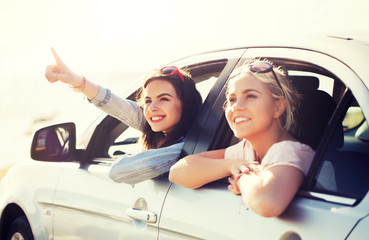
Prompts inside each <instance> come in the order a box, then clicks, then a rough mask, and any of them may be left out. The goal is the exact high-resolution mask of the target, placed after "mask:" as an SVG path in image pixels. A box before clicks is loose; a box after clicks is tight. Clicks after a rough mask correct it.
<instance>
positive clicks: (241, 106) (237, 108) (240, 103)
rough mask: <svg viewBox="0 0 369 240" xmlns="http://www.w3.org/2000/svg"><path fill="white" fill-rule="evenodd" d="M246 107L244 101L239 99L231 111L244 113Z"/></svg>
mask: <svg viewBox="0 0 369 240" xmlns="http://www.w3.org/2000/svg"><path fill="white" fill-rule="evenodd" d="M245 107H246V104H245V101H243V99H237V100H236V102H235V103H233V105H232V107H231V109H232V111H233V112H237V111H242V110H244V109H245Z"/></svg>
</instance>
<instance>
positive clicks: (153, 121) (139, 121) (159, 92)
mask: <svg viewBox="0 0 369 240" xmlns="http://www.w3.org/2000/svg"><path fill="white" fill-rule="evenodd" d="M52 53H53V55H54V58H55V62H56V64H54V65H49V66H47V68H46V72H45V76H46V78H47V80H48V81H49V82H51V83H54V82H57V81H60V82H63V83H67V84H69V86H70V87H71V88H72V89H73V90H74V91H76V92H81V93H83V94H84V95H85V96H86V97H87V98H88V100H89V101H90V102H91V103H92V104H94V105H95V106H96V107H98V108H100V109H101V110H103V111H104V112H106V113H107V114H109V115H111V116H113V117H115V118H117V119H119V120H120V121H122V122H124V123H125V124H127V125H129V126H131V127H133V128H135V129H138V130H140V131H141V132H142V133H143V134H142V137H141V141H140V142H141V143H142V146H143V150H144V151H143V152H141V153H138V154H136V155H132V156H131V155H125V156H123V157H122V158H121V159H118V160H117V161H116V162H115V163H114V164H113V165H112V167H111V170H110V173H109V176H110V177H111V178H112V179H113V180H114V181H116V182H124V183H130V184H135V183H138V182H141V181H144V180H147V179H150V178H154V177H157V176H160V175H161V174H163V173H166V172H168V171H169V169H170V167H171V166H172V165H173V164H174V163H175V162H176V161H177V160H178V158H179V155H180V153H181V151H182V148H183V144H184V140H185V136H186V133H187V130H188V129H189V127H190V125H191V124H192V121H193V119H194V117H195V116H196V114H197V112H198V110H199V109H200V107H201V104H202V99H201V95H200V93H199V92H198V91H197V90H196V86H195V82H194V81H193V80H192V78H191V75H190V73H189V72H188V71H186V70H184V69H178V68H177V67H175V66H167V67H164V68H162V69H159V70H155V71H153V72H152V73H150V74H149V75H147V77H146V79H145V81H144V84H143V87H142V90H141V93H140V97H139V99H138V102H134V101H131V100H127V99H122V98H120V97H118V96H117V95H115V94H113V93H112V92H111V91H110V90H109V89H106V88H103V87H101V86H98V85H96V84H94V83H92V82H90V81H88V80H87V79H86V78H85V77H83V76H80V75H77V74H75V73H74V72H72V71H71V70H70V69H69V68H68V67H67V65H65V64H64V62H63V61H62V60H61V58H60V57H59V56H58V54H57V53H56V51H55V50H54V49H52Z"/></svg>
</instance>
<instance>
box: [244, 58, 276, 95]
mask: <svg viewBox="0 0 369 240" xmlns="http://www.w3.org/2000/svg"><path fill="white" fill-rule="evenodd" d="M249 67H250V71H251V72H253V73H267V72H270V71H271V72H272V73H273V75H274V78H275V80H276V81H277V83H278V86H279V87H280V88H281V90H282V92H283V88H282V85H281V83H280V82H279V79H278V77H277V75H276V74H275V72H274V70H273V65H272V64H271V63H269V62H255V63H252V64H250V65H249Z"/></svg>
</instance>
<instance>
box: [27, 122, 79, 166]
mask: <svg viewBox="0 0 369 240" xmlns="http://www.w3.org/2000/svg"><path fill="white" fill-rule="evenodd" d="M75 151H76V126H75V124H74V123H62V124H57V125H53V126H48V127H45V128H41V129H39V130H38V131H37V132H36V133H35V134H34V136H33V141H32V146H31V158H32V159H34V160H39V161H50V162H60V161H71V160H72V158H73V157H74V154H75Z"/></svg>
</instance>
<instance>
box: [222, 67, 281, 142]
mask: <svg viewBox="0 0 369 240" xmlns="http://www.w3.org/2000/svg"><path fill="white" fill-rule="evenodd" d="M227 101H228V104H227V107H226V110H225V114H226V118H227V121H228V124H229V126H230V127H231V129H232V130H233V132H234V134H235V136H236V137H238V138H245V139H248V140H251V139H252V138H254V137H257V136H259V137H260V136H267V135H268V133H269V130H271V129H272V128H274V127H276V126H278V124H279V123H278V117H279V116H280V113H279V109H278V106H277V104H276V102H277V101H275V100H274V99H273V97H272V95H271V93H270V92H269V90H268V88H267V87H266V86H265V84H264V83H262V82H261V81H259V80H258V79H257V78H255V77H254V76H253V75H252V74H251V73H247V72H246V73H242V74H240V75H238V76H237V77H235V78H233V79H231V80H230V82H229V85H228V93H227Z"/></svg>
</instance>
